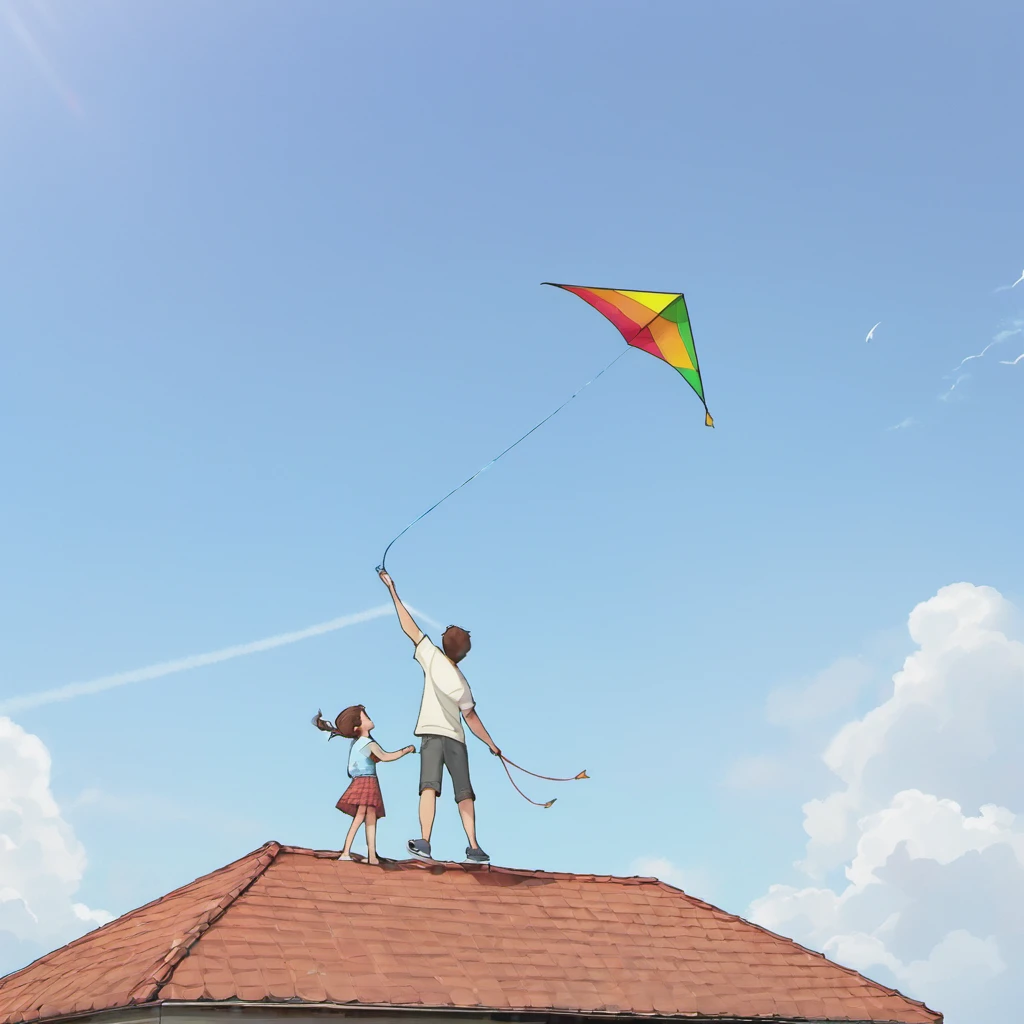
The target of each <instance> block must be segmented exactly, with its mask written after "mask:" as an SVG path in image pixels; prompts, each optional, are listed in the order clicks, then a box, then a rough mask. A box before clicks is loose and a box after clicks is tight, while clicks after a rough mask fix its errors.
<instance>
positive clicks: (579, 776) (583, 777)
mask: <svg viewBox="0 0 1024 1024" xmlns="http://www.w3.org/2000/svg"><path fill="white" fill-rule="evenodd" d="M589 778H590V776H589V775H588V774H587V773H586V772H585V771H583V772H580V773H579V775H577V776H576V779H589ZM576 779H573V781H574V782H575V781H576Z"/></svg>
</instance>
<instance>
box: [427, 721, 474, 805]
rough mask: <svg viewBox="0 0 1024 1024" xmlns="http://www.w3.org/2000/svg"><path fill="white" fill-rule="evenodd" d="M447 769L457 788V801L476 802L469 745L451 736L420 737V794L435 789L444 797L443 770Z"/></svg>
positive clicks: (453, 784)
mask: <svg viewBox="0 0 1024 1024" xmlns="http://www.w3.org/2000/svg"><path fill="white" fill-rule="evenodd" d="M442 768H447V769H448V774H449V775H450V776H451V777H452V786H454V787H455V802H456V803H458V802H459V801H460V800H475V799H476V793H474V792H473V786H472V784H471V783H470V781H469V751H468V750H466V744H465V743H460V742H459V741H458V740H453V739H451V738H450V737H448V736H421V737H420V792H421V793H422V792H423V790H425V789H432V790H433V791H434V792H435V793H436V794H437V795H438V796H440V795H441V769H442Z"/></svg>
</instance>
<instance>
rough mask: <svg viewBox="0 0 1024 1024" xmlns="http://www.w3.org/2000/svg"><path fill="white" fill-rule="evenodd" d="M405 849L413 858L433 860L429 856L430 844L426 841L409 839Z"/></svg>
mask: <svg viewBox="0 0 1024 1024" xmlns="http://www.w3.org/2000/svg"><path fill="white" fill-rule="evenodd" d="M406 847H407V848H408V850H409V852H410V853H411V854H412V855H413V856H414V857H419V859H420V860H433V859H434V858H433V857H432V856H431V855H430V843H428V842H427V840H426V839H410V840H409V842H408V843H406Z"/></svg>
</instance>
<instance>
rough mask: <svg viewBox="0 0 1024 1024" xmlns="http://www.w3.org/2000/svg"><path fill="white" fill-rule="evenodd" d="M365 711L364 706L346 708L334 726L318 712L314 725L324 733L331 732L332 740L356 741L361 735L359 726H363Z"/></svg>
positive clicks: (355, 705) (357, 705)
mask: <svg viewBox="0 0 1024 1024" xmlns="http://www.w3.org/2000/svg"><path fill="white" fill-rule="evenodd" d="M365 710H366V708H365V707H364V706H363V705H362V704H353V705H352V707H350V708H345V710H344V711H342V713H341V714H340V715H338V717H337V718H336V719H335V720H334V725H331V723H330V722H328V721H325V720H324V719H323V718H322V717H321V715H320V712H319V711H318V712H317V713H316V718H314V719H313V724H314V725H315V726H316V727H317V728H318V729H321V730H322V731H323V732H329V733H330V734H331V739H334V737H335V736H344V737H345V739H347V740H354V739H355V738H356V736H358V735H359V726H360V725H361V724H362V721H363V712H364V711H365Z"/></svg>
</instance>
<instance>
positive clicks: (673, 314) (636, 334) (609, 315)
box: [544, 281, 715, 427]
mask: <svg viewBox="0 0 1024 1024" xmlns="http://www.w3.org/2000/svg"><path fill="white" fill-rule="evenodd" d="M544 284H547V285H550V286H551V287H552V288H561V289H562V290H563V291H567V292H572V294H573V295H578V296H579V297H580V298H581V299H582V300H583V301H584V302H586V303H588V304H589V305H591V306H593V307H594V309H596V310H597V311H598V313H600V314H601V315H602V316H604V317H605V318H606V319H608V320H610V321H611V322H612V323H613V324H614V325H615V326H616V327H617V328H618V330H619V333H620V334H621V335H622V337H623V338H625V339H626V344H627V345H631V346H632V347H633V348H638V349H641V350H642V351H644V352H648V353H650V354H651V355H652V356H654V357H655V358H656V359H662V360H664V361H665V362H666V363H668V365H669V366H671V367H673V368H674V369H676V370H678V371H679V373H680V375H681V376H682V378H683V380H685V381H686V383H687V384H689V385H690V387H691V388H693V390H694V391H696V392H697V397H698V398H699V399H700V401H701V404H702V405H703V406H704V425H705V426H707V427H713V426H714V425H715V421H714V420H713V419H712V418H711V413H709V412H708V404H707V402H706V401H704V383H703V381H702V380H701V378H700V365H699V364H698V362H697V349H696V348H695V347H694V344H693V331H692V330H691V329H690V314H689V312H688V311H687V309H686V299H685V297H684V296H683V294H682V293H681V292H635V291H627V290H625V289H623V288H583V287H581V286H580V285H575V284H555V283H554V282H552V281H545V282H544Z"/></svg>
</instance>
